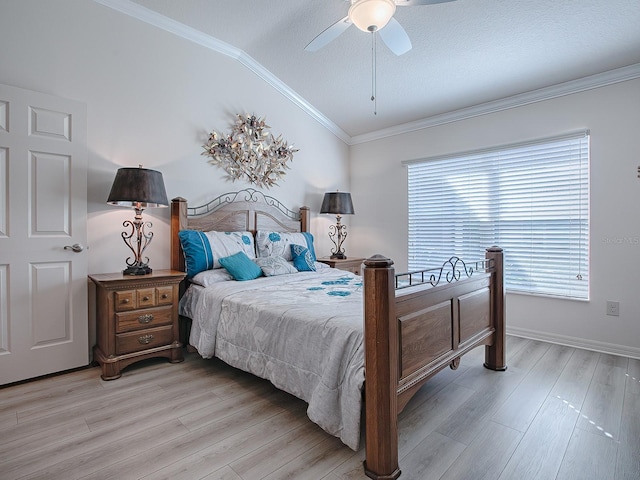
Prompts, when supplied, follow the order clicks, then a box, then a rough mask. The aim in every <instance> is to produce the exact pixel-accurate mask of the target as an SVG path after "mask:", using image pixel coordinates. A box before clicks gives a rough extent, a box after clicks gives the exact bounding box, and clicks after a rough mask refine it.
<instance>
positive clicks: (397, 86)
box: [97, 0, 640, 138]
mask: <svg viewBox="0 0 640 480" xmlns="http://www.w3.org/2000/svg"><path fill="white" fill-rule="evenodd" d="M97 1H101V0H97ZM105 1H106V3H109V1H112V0H105ZM119 2H122V0H119ZM129 3H131V2H129ZM135 4H136V6H138V7H139V6H142V7H145V9H149V10H151V11H153V12H154V13H156V14H160V15H162V16H165V17H168V18H169V19H171V20H172V21H175V22H178V23H179V24H182V25H185V26H187V27H190V28H191V29H195V31H198V32H202V33H203V34H206V35H207V36H209V37H212V38H214V39H217V40H219V41H221V42H224V43H226V44H229V45H230V46H232V47H235V48H236V49H239V50H240V51H242V52H244V53H245V54H246V55H247V57H248V58H250V59H252V61H255V62H256V63H257V64H260V65H261V66H262V67H264V69H266V70H267V71H268V72H270V73H271V74H273V75H274V76H275V77H277V79H278V80H279V81H280V82H282V84H284V85H285V87H286V88H288V89H290V90H291V91H293V92H294V93H295V94H297V95H298V96H299V97H301V98H302V99H304V101H305V102H307V103H308V104H309V105H310V106H311V107H312V108H313V109H315V110H317V111H318V112H319V113H320V114H321V115H322V116H324V117H326V119H328V121H329V122H330V123H333V124H334V125H335V126H336V127H337V129H338V130H339V131H342V133H344V134H346V136H347V137H348V138H353V137H358V136H360V137H363V136H366V135H371V134H372V133H374V132H381V131H384V130H385V129H387V130H388V129H391V128H394V127H396V128H397V126H401V125H405V124H411V123H415V122H420V121H421V120H423V119H428V118H437V117H438V116H442V115H445V114H447V113H448V112H453V111H459V110H461V109H469V108H472V107H474V106H478V105H481V104H487V103H488V102H489V103H490V102H496V101H498V100H499V99H504V98H505V97H513V96H518V95H522V94H525V93H526V92H532V91H538V90H539V89H544V88H547V87H550V86H554V85H555V86H557V85H558V84H564V83H565V82H572V81H576V80H578V79H584V78H585V77H590V76H593V75H598V74H602V73H603V72H609V71H611V70H616V69H621V68H622V71H621V75H630V76H631V78H635V77H637V76H640V1H638V0H606V1H603V0H580V1H578V0H455V1H452V2H449V3H440V4H435V5H417V6H410V7H406V6H405V7H402V8H400V7H398V8H397V10H396V13H395V18H396V19H397V20H398V22H400V24H401V25H402V26H403V27H404V29H405V30H406V32H407V33H408V35H409V37H410V39H411V42H412V44H413V48H412V49H411V50H410V51H409V52H408V53H405V54H404V55H401V56H396V55H394V54H393V53H391V51H390V50H389V49H388V48H386V46H385V45H384V44H383V43H381V42H380V41H378V44H377V55H376V80H377V82H376V83H377V86H376V91H377V108H376V110H377V114H374V103H373V102H372V101H371V100H370V98H371V95H372V73H373V72H372V35H371V34H369V33H366V32H362V31H360V30H358V29H357V28H356V27H355V26H351V27H349V28H348V29H347V30H346V31H345V32H344V33H343V34H342V35H340V36H339V37H338V38H337V39H335V40H334V41H332V42H331V43H329V44H328V45H326V46H325V47H324V48H322V49H320V50H319V51H317V52H308V51H305V50H304V48H305V46H306V45H307V44H308V43H309V42H310V41H311V40H312V39H313V38H314V37H315V36H316V35H318V34H319V33H320V32H322V31H323V30H324V29H325V28H327V27H328V26H329V25H331V24H333V23H334V22H336V21H337V20H339V19H341V18H343V17H344V16H345V15H346V14H347V11H348V9H349V2H348V1H345V0H180V1H175V0H135Z"/></svg>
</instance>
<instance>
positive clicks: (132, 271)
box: [122, 265, 153, 275]
mask: <svg viewBox="0 0 640 480" xmlns="http://www.w3.org/2000/svg"><path fill="white" fill-rule="evenodd" d="M151 272H153V270H152V269H151V267H149V265H130V266H128V267H127V268H125V269H124V270H123V271H122V274H123V275H147V274H149V273H151Z"/></svg>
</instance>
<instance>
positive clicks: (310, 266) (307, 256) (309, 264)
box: [291, 243, 316, 272]
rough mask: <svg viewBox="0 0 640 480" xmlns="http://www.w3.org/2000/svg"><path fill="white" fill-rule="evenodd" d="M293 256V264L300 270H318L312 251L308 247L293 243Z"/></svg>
mask: <svg viewBox="0 0 640 480" xmlns="http://www.w3.org/2000/svg"><path fill="white" fill-rule="evenodd" d="M291 256H292V257H293V266H294V267H296V268H297V269H298V271H299V272H315V271H316V264H315V263H314V261H313V257H312V256H311V252H310V251H309V249H308V248H307V247H303V246H302V245H295V244H293V243H292V244H291Z"/></svg>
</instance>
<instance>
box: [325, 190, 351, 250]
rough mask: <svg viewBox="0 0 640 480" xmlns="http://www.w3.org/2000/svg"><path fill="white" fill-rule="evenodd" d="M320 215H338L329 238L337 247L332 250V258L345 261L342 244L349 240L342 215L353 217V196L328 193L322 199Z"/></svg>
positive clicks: (342, 193)
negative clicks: (342, 222)
mask: <svg viewBox="0 0 640 480" xmlns="http://www.w3.org/2000/svg"><path fill="white" fill-rule="evenodd" d="M320 213H333V214H335V215H336V224H335V225H331V226H330V227H329V238H330V239H331V241H332V242H333V244H334V245H335V249H331V253H332V255H331V258H334V259H335V258H337V259H345V258H347V256H346V255H345V254H344V248H342V242H344V239H345V238H347V226H346V225H342V224H341V223H340V220H341V219H342V217H341V215H351V214H353V213H355V212H354V211H353V202H352V201H351V194H350V193H348V192H327V193H325V194H324V198H323V199H322V206H321V207H320Z"/></svg>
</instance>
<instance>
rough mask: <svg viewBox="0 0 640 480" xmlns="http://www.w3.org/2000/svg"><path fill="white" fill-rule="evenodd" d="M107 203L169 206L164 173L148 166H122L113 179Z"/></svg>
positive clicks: (134, 205) (141, 206)
mask: <svg viewBox="0 0 640 480" xmlns="http://www.w3.org/2000/svg"><path fill="white" fill-rule="evenodd" d="M107 203H109V204H111V205H120V206H122V207H134V208H135V207H136V206H138V204H139V206H140V208H147V207H167V206H168V205H169V201H168V200H167V192H166V190H165V189H164V181H163V180H162V173H160V172H158V171H156V170H149V169H148V168H142V167H139V168H135V167H131V168H120V169H118V172H117V173H116V178H115V179H114V180H113V186H112V187H111V192H110V193H109V198H108V199H107Z"/></svg>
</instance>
